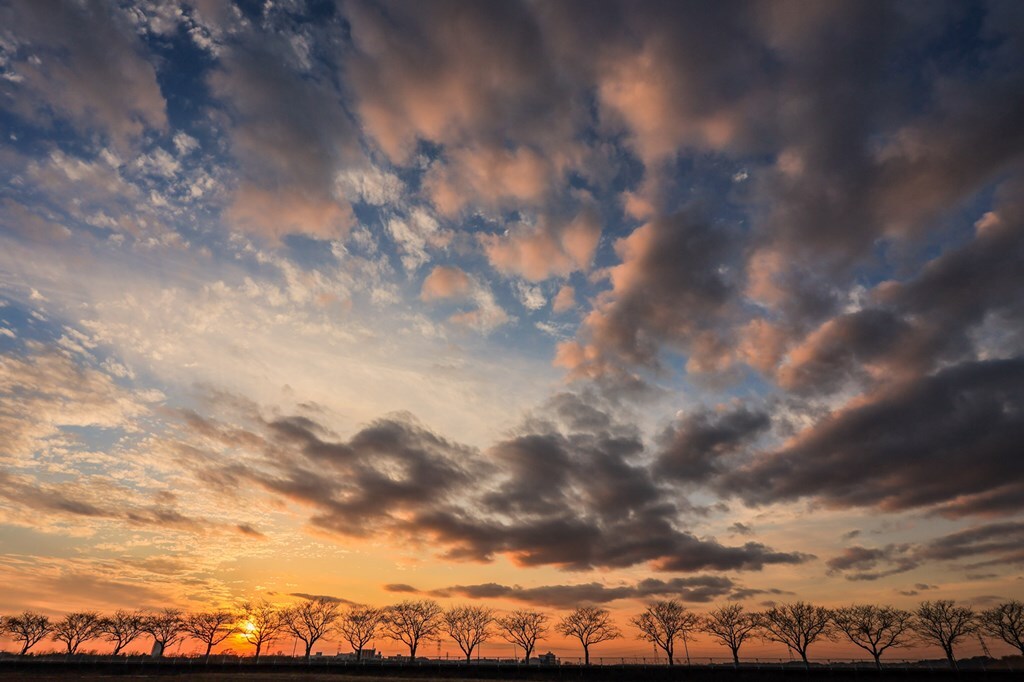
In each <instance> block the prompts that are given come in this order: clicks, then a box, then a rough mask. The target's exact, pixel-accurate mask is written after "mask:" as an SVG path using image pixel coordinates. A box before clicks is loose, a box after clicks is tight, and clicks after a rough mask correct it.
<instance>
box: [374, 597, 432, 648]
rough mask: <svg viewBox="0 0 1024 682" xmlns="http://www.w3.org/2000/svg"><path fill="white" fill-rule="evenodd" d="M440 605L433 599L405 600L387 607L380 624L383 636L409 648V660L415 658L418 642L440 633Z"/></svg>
mask: <svg viewBox="0 0 1024 682" xmlns="http://www.w3.org/2000/svg"><path fill="white" fill-rule="evenodd" d="M441 614H442V609H441V605H440V604H438V603H437V602H436V601H434V600H433V599H421V600H419V601H412V600H408V599H407V600H405V601H403V602H401V603H400V604H394V605H393V606H389V607H388V608H387V609H386V611H385V616H384V621H383V623H382V625H383V628H384V634H385V635H387V636H388V637H390V638H391V639H394V640H397V641H399V642H402V643H404V644H405V645H406V646H407V647H409V658H416V648H417V647H418V646H419V644H420V641H422V640H424V639H430V638H431V637H434V636H436V635H438V634H439V633H440V632H441V626H442V624H443V621H442V618H441Z"/></svg>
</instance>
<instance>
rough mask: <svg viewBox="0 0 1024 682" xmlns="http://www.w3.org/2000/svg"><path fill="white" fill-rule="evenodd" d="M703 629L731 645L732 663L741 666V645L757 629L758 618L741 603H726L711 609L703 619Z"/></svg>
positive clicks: (714, 637)
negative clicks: (744, 608)
mask: <svg viewBox="0 0 1024 682" xmlns="http://www.w3.org/2000/svg"><path fill="white" fill-rule="evenodd" d="M700 629H701V631H703V632H705V633H707V634H709V635H711V637H712V638H713V639H717V640H718V641H719V642H721V643H722V644H724V645H725V646H727V647H729V651H731V652H732V665H733V667H734V668H738V667H739V666H740V647H741V646H743V642H745V641H747V640H748V639H749V638H750V637H751V636H753V635H754V633H755V632H756V631H757V618H755V617H754V614H752V613H747V612H746V611H744V610H743V607H742V606H741V605H740V604H726V605H725V606H720V607H718V608H717V609H714V610H712V611H710V612H709V613H708V614H707V615H706V616H704V618H703V619H702V620H701V624H700Z"/></svg>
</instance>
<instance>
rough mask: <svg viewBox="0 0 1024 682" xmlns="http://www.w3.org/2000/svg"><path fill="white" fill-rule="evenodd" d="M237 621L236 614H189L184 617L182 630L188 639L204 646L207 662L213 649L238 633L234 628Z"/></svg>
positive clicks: (212, 612)
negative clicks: (187, 635) (190, 638)
mask: <svg viewBox="0 0 1024 682" xmlns="http://www.w3.org/2000/svg"><path fill="white" fill-rule="evenodd" d="M237 621H238V614H237V613H232V612H231V611H207V612H205V613H190V614H189V615H187V616H185V619H184V620H183V622H182V628H183V629H184V630H185V632H187V633H188V634H189V636H190V637H192V638H193V639H196V640H199V641H200V642H202V643H203V644H205V645H206V661H207V662H209V661H210V653H211V652H212V651H213V647H215V646H217V645H218V644H220V643H221V642H223V641H224V640H225V639H227V638H228V637H230V636H231V635H233V634H234V633H236V632H238V628H236V627H235V622H237Z"/></svg>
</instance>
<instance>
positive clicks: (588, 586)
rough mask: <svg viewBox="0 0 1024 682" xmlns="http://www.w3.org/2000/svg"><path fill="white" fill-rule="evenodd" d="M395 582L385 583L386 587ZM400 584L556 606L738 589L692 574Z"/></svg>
mask: <svg viewBox="0 0 1024 682" xmlns="http://www.w3.org/2000/svg"><path fill="white" fill-rule="evenodd" d="M392 587H394V586H390V585H389V586H386V588H385V589H388V591H399V590H394V589H391V588H392ZM400 587H403V588H409V589H408V590H405V589H403V590H401V591H413V592H420V593H422V594H429V595H431V596H434V597H443V598H452V597H463V598H468V599H494V598H504V599H514V600H516V601H521V602H526V603H529V604H538V605H542V606H553V607H556V608H569V607H574V606H579V605H580V604H605V603H608V602H612V601H617V600H620V599H644V598H648V597H674V598H677V599H681V600H683V601H687V602H694V603H706V602H709V601H712V600H715V599H720V598H722V597H725V596H726V595H729V594H734V593H736V592H738V590H737V589H736V588H737V586H736V584H735V583H734V582H733V581H732V580H731V579H729V578H726V577H724V576H710V575H704V576H693V577H687V578H672V579H670V580H659V579H657V578H647V579H645V580H641V581H640V582H638V583H636V584H633V585H614V586H608V585H604V584H602V583H596V582H591V583H582V584H578V585H542V586H539V587H521V586H519V585H502V584H499V583H483V584H479V585H452V586H450V587H443V588H439V589H435V590H429V591H421V590H416V589H414V588H411V586H409V585H402V586H400Z"/></svg>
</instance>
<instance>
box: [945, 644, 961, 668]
mask: <svg viewBox="0 0 1024 682" xmlns="http://www.w3.org/2000/svg"><path fill="white" fill-rule="evenodd" d="M946 658H947V659H949V667H950V668H952V669H953V670H954V671H955V672H960V666H959V665H958V664H957V662H956V656H954V655H953V647H951V646H950V647H946Z"/></svg>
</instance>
